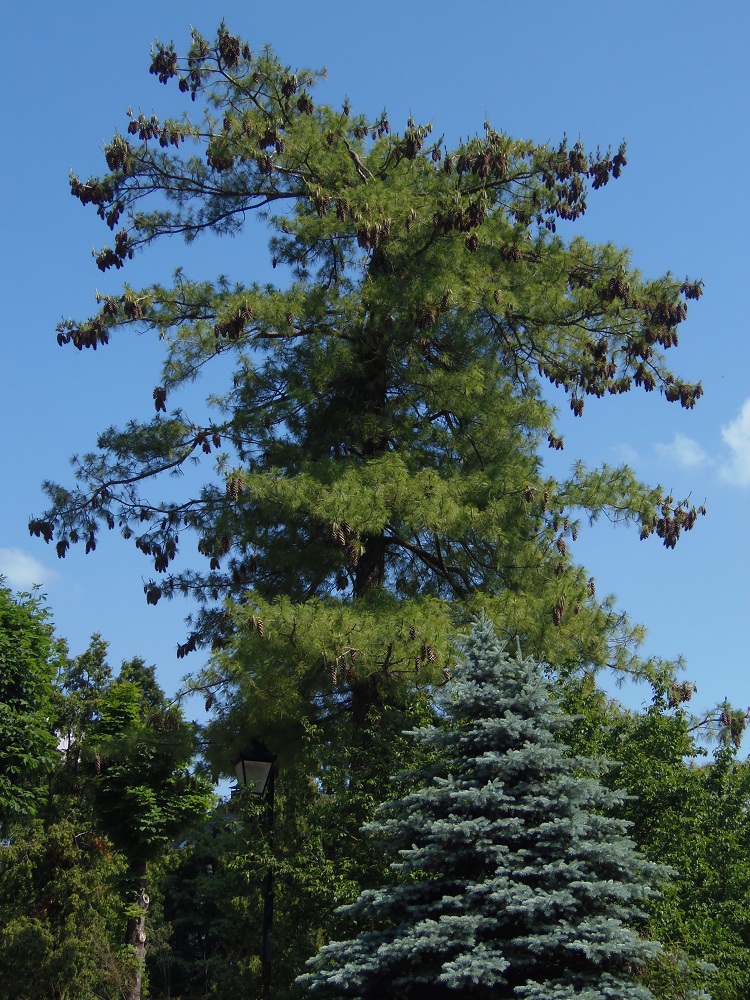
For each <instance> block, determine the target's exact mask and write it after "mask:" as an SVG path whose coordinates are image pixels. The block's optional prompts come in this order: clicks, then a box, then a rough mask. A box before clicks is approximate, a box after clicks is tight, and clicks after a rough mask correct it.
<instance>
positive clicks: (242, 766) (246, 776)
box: [232, 740, 276, 1000]
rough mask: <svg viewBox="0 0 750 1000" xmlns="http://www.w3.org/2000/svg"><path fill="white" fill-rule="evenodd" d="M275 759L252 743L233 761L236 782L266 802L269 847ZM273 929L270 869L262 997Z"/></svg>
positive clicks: (265, 903)
mask: <svg viewBox="0 0 750 1000" xmlns="http://www.w3.org/2000/svg"><path fill="white" fill-rule="evenodd" d="M275 760H276V757H275V755H274V754H272V753H271V751H270V750H269V749H268V747H267V746H265V745H264V744H263V743H261V742H260V741H259V740H253V742H252V743H251V745H250V748H249V749H248V750H243V751H242V752H241V753H240V754H239V755H238V756H237V757H236V758H235V759H234V760H233V761H232V766H233V767H234V770H235V773H236V774H237V781H238V782H239V783H240V785H242V786H243V787H245V788H248V789H249V790H250V793H251V794H252V795H253V796H254V797H255V799H256V800H258V801H262V800H264V799H265V804H266V823H267V826H268V840H269V845H270V843H271V839H272V836H273V792H274V767H273V764H274V761H275ZM272 926H273V868H271V867H270V866H269V868H268V871H267V872H266V877H265V878H264V879H263V945H262V950H261V997H262V1000H269V998H270V996H271V927H272Z"/></svg>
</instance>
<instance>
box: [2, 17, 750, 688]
mask: <svg viewBox="0 0 750 1000" xmlns="http://www.w3.org/2000/svg"><path fill="white" fill-rule="evenodd" d="M749 10H750V9H749V8H748V7H747V5H746V4H744V3H741V2H733V3H726V2H718V3H714V4H712V5H711V6H710V8H709V7H708V6H707V5H705V4H704V3H698V2H693V0H688V2H681V3H676V2H666V0H663V2H658V0H657V2H650V3H645V2H641V0H635V2H631V3H628V4H613V3H607V2H602V0H599V2H577V3H576V2H571V3H567V4H561V3H559V2H556V3H553V2H548V0H541V2H536V3H520V2H518V3H509V2H507V3H506V2H502V0H495V2H489V0H484V2H481V0H475V2H474V3H472V4H463V5H458V4H454V3H446V2H442V0H432V2H423V0H415V2H408V0H402V2H400V3H395V2H391V0H384V2H380V3H378V4H361V5H360V4H359V3H356V2H354V0H348V2H345V0H317V2H310V0H307V2H305V3H302V2H300V0H287V2H286V3H284V4H283V6H282V5H279V6H278V7H276V8H274V9H272V7H271V5H270V4H259V3H249V2H245V3H238V2H234V0H232V2H226V3H223V4H221V5H219V4H214V3H212V2H210V0H204V2H202V3H200V4H195V3H191V2H153V0H152V2H145V0H131V2H130V3H128V4H127V5H115V4H97V5H93V4H88V3H64V2H60V3H55V4H52V3H30V4H28V5H26V7H25V8H24V9H23V10H22V9H21V5H19V4H13V5H6V9H5V11H4V13H3V14H2V15H1V17H2V21H1V22H0V27H1V28H2V31H3V37H5V38H6V40H7V43H8V44H7V49H8V55H7V57H6V71H5V99H4V101H3V110H2V116H3V119H4V123H3V124H4V132H3V134H4V136H5V155H4V157H3V163H2V180H3V183H2V188H1V190H2V195H1V197H2V218H3V230H2V236H1V237H0V238H1V239H2V241H3V255H2V257H3V266H2V292H3V310H2V316H1V318H0V324H2V327H1V329H0V378H1V379H2V393H0V419H1V420H2V435H1V436H0V463H1V464H0V467H2V469H3V470H4V475H3V486H2V489H1V490H0V573H4V574H5V575H6V577H7V580H8V582H9V584H10V585H11V586H13V587H14V588H16V589H27V588H28V587H29V586H30V585H31V584H32V583H33V582H38V583H40V584H42V586H43V589H44V590H45V591H46V593H47V594H48V597H49V604H50V608H51V611H52V615H53V618H54V621H55V623H56V625H57V629H58V632H59V634H61V635H62V636H64V637H66V638H67V639H68V640H69V642H70V645H71V649H72V650H73V652H80V651H82V650H83V649H84V648H85V646H86V644H87V641H88V637H89V636H90V635H91V633H92V632H95V631H98V632H100V633H101V634H102V635H103V637H104V638H105V639H106V640H108V641H109V643H110V645H111V656H112V662H113V665H117V664H119V662H120V660H121V659H123V658H125V657H129V656H133V655H141V656H143V657H145V658H146V659H147V660H148V661H149V662H154V663H156V664H157V667H158V671H159V676H160V678H161V681H162V684H163V685H164V686H165V687H166V688H167V689H168V690H169V691H174V690H175V689H176V688H177V686H178V682H179V678H180V677H181V675H182V674H183V673H184V671H185V669H186V667H191V668H193V669H196V668H198V667H199V666H200V665H201V661H200V654H198V655H197V656H196V655H194V656H193V659H192V662H191V661H188V662H187V664H186V662H185V661H178V660H177V659H176V656H175V650H176V644H177V642H178V641H180V640H181V639H182V638H183V632H184V630H183V627H182V619H183V616H184V615H185V613H186V612H187V611H188V610H189V609H188V608H187V607H186V606H185V604H183V603H180V602H172V603H171V604H167V603H165V602H160V603H159V605H158V606H157V607H155V608H154V607H148V606H147V605H146V603H145V600H144V598H143V592H142V580H143V578H144V577H148V575H149V566H148V564H147V561H146V560H145V559H144V558H143V557H142V556H140V554H138V553H136V552H135V551H134V550H133V548H132V547H131V546H129V545H127V544H126V543H125V542H124V541H122V540H121V539H120V538H119V537H117V536H115V535H114V534H113V535H112V536H110V537H108V538H105V539H103V541H102V543H101V544H100V545H99V547H98V549H97V551H96V553H94V554H93V555H90V556H84V554H83V552H82V550H80V549H74V550H73V551H72V552H71V553H70V554H69V555H68V557H67V558H66V559H65V560H64V561H58V560H57V559H56V557H55V553H54V549H53V548H51V547H46V546H45V545H44V544H43V543H42V542H40V541H39V540H37V539H31V538H29V535H28V532H27V528H26V525H27V521H28V518H29V516H30V515H32V514H40V513H41V512H42V510H43V508H44V498H43V496H42V493H41V489H40V484H41V482H42V480H43V479H46V478H49V479H53V480H56V481H60V482H63V483H65V482H68V481H69V480H70V469H69V465H68V459H69V457H70V456H71V455H72V454H73V453H74V452H77V451H79V452H80V451H86V450H88V449H91V448H92V447H93V445H94V443H95V439H96V434H97V432H98V431H100V430H103V429H104V428H105V427H107V426H109V425H110V424H118V423H119V424H121V423H123V422H124V421H125V420H127V419H128V418H131V417H147V416H149V415H150V413H151V412H152V406H153V404H152V400H151V390H152V388H153V386H154V385H155V384H157V383H158V381H159V377H158V373H159V352H158V347H157V346H156V345H154V344H153V343H151V342H149V341H148V340H147V339H146V338H136V339H128V340H126V339H125V338H118V339H117V340H116V341H115V342H114V343H113V344H111V345H110V346H109V347H108V348H106V349H104V350H99V351H97V352H96V353H93V352H81V353H78V352H76V351H75V350H72V349H71V348H70V347H68V348H67V349H61V348H59V347H57V345H56V343H55V326H56V324H57V322H58V321H59V320H60V319H61V318H62V317H67V316H74V317H79V318H80V317H83V316H86V315H88V314H89V313H90V312H91V311H93V309H94V293H95V291H96V289H97V288H98V289H99V290H100V291H107V290H110V289H111V290H114V289H116V288H118V287H119V285H120V281H121V279H122V276H123V274H122V273H120V274H119V275H117V274H115V275H111V274H107V275H101V274H100V273H99V272H98V271H97V269H96V267H95V265H94V262H93V260H92V258H91V256H90V249H91V247H92V245H94V244H101V242H103V239H104V236H103V227H102V226H101V223H99V221H98V220H97V219H96V217H95V214H94V212H93V211H91V210H90V209H89V210H85V209H83V208H82V207H81V206H80V205H79V204H78V203H77V202H76V201H75V200H74V199H73V198H72V197H71V196H70V194H69V190H68V172H69V170H70V169H71V168H72V169H74V171H75V172H76V173H78V174H81V175H82V176H88V175H89V174H90V173H95V172H102V171H103V170H104V160H103V157H102V155H101V147H102V145H103V144H104V142H105V141H107V140H108V139H109V138H111V136H112V134H113V132H114V130H115V128H116V127H119V129H120V130H121V131H124V129H125V128H126V119H125V116H124V111H125V108H126V107H128V106H132V107H133V108H134V109H136V110H137V109H139V108H140V109H141V110H143V111H144V112H145V113H146V114H150V113H151V112H152V111H155V112H157V113H158V114H159V115H160V116H162V115H163V114H164V110H165V108H166V107H169V108H170V109H171V110H172V111H174V110H175V109H176V108H177V107H178V102H177V96H178V95H177V94H176V88H172V89H170V90H167V89H165V88H163V87H162V86H161V85H160V84H159V83H158V82H157V80H156V78H155V77H153V76H150V75H149V73H148V66H149V47H150V45H151V42H152V41H153V39H154V38H157V37H158V38H159V39H160V40H162V41H169V40H170V39H173V40H174V42H175V45H176V47H177V48H178V50H184V48H185V47H186V44H187V42H188V39H189V29H190V25H191V24H194V25H195V26H196V27H197V28H198V29H199V30H201V31H202V32H204V33H205V34H209V35H210V34H213V32H214V31H215V29H216V27H217V25H218V23H219V21H220V20H221V18H222V17H224V18H225V19H226V22H227V25H228V27H229V28H230V30H232V31H234V32H236V33H239V34H241V35H242V36H243V37H244V38H245V39H246V40H247V41H248V42H249V43H250V45H251V47H255V48H258V47H260V46H261V45H263V44H264V43H270V44H271V45H272V46H273V47H274V49H275V50H276V51H277V53H278V54H279V56H280V58H281V59H282V61H284V62H287V63H289V64H290V65H292V66H294V67H297V66H311V67H316V68H318V67H322V66H325V67H326V68H327V69H328V79H327V81H326V83H325V84H324V85H323V87H322V88H321V92H320V93H319V98H318V99H319V100H328V101H330V102H331V103H335V104H339V103H340V102H341V101H342V100H343V98H344V96H348V97H349V99H350V101H351V104H352V106H353V108H355V109H356V110H363V111H365V112H368V113H371V114H373V115H374V114H376V113H378V112H380V111H381V110H382V109H383V107H386V108H387V109H388V112H389V117H390V121H391V123H392V125H393V127H394V128H396V129H397V130H398V129H401V128H403V125H404V123H405V121H406V119H407V117H408V116H409V115H410V114H411V115H413V117H414V118H415V119H416V120H417V121H421V122H428V121H429V122H432V123H433V126H434V129H435V131H436V133H437V134H443V133H444V134H445V137H446V141H447V142H448V143H449V144H450V143H452V142H455V141H457V140H458V139H459V137H461V136H467V135H470V134H473V133H475V132H477V131H481V129H482V123H483V121H484V120H485V118H488V119H489V120H490V121H491V122H492V124H493V126H494V127H495V128H497V129H499V130H501V131H507V132H509V133H511V134H513V135H517V136H522V137H528V138H532V139H534V140H537V141H544V140H549V141H550V142H558V141H559V140H560V138H561V137H562V134H563V133H564V132H566V133H567V135H568V137H569V138H570V139H571V141H575V140H576V139H577V138H579V137H580V138H581V139H582V141H583V142H584V144H585V145H586V146H587V147H589V148H595V147H596V146H597V145H598V144H600V145H601V146H602V147H606V146H608V145H610V144H611V145H612V146H613V147H615V148H616V147H617V145H618V144H619V143H620V141H621V140H622V139H623V138H624V139H626V140H627V142H628V166H627V168H626V169H625V171H624V172H623V176H622V177H621V178H620V179H619V180H618V181H617V182H615V183H613V184H610V185H608V186H607V188H606V189H604V190H602V191H600V192H595V193H593V194H592V197H591V198H590V201H589V212H588V214H587V216H586V218H585V219H584V220H583V225H581V226H577V225H576V226H573V227H571V228H570V229H569V230H565V231H563V235H566V234H567V233H568V232H569V233H570V235H571V236H572V235H574V234H575V233H576V232H581V233H583V235H585V236H586V237H587V238H588V239H590V240H593V241H601V242H612V243H615V244H617V245H624V246H628V247H630V248H631V250H632V257H633V262H634V264H635V265H636V266H637V267H639V268H640V269H641V270H642V271H643V272H644V273H646V274H647V275H649V276H651V277H656V276H657V275H659V274H661V273H663V272H664V271H666V270H671V271H672V272H673V273H674V274H676V275H677V276H678V277H680V278H682V277H683V276H685V275H688V276H690V277H691V278H703V280H704V281H705V295H704V297H703V298H702V299H701V300H700V301H699V302H698V303H694V304H692V305H691V309H690V316H689V319H688V321H687V323H685V324H683V327H682V328H681V331H680V338H681V343H680V347H679V348H678V349H677V351H675V352H673V355H674V356H673V365H674V367H675V368H676V370H677V371H678V373H679V374H680V375H683V376H684V377H685V378H687V379H690V380H693V379H701V380H702V381H703V385H704V388H705V396H704V398H703V399H701V400H700V401H699V403H698V405H697V407H696V409H695V410H694V411H692V412H687V411H684V410H682V409H680V408H679V407H675V406H674V405H671V404H667V403H666V402H665V401H664V400H663V399H661V398H653V397H652V396H644V395H641V394H638V395H631V396H628V397H623V398H609V399H606V400H602V401H592V402H588V403H587V406H586V413H585V415H584V417H583V418H582V419H581V420H575V421H574V420H573V418H572V417H570V416H568V415H567V411H565V410H563V411H562V412H561V425H562V426H563V429H564V432H565V438H566V450H565V451H564V452H563V453H561V454H559V455H555V456H553V457H552V458H551V461H553V462H554V463H556V464H555V468H556V469H559V468H564V467H565V466H567V465H569V464H570V463H572V462H573V461H574V460H575V459H576V458H582V459H583V460H584V461H586V462H587V463H588V464H591V465H594V464H597V463H600V462H602V461H606V462H610V463H614V462H620V461H627V462H628V463H630V464H632V466H633V467H634V468H635V470H636V472H637V473H638V474H639V475H640V476H641V477H642V478H643V479H645V480H646V481H648V482H651V483H654V484H655V483H661V484H662V485H663V486H665V487H667V488H668V489H670V490H671V491H673V492H674V494H675V496H676V497H682V496H685V495H687V494H690V495H691V496H692V498H693V500H694V502H695V503H702V502H705V503H706V505H707V507H708V516H707V517H706V518H705V519H702V520H701V521H700V523H699V524H698V526H697V527H696V529H695V530H694V531H693V532H692V533H690V534H689V535H687V536H685V537H684V538H683V539H682V540H681V542H680V543H679V544H678V547H677V549H676V550H674V551H667V550H666V549H664V548H663V547H662V546H661V545H660V543H659V542H658V540H655V539H651V540H650V541H647V542H640V541H639V540H638V536H637V532H634V531H633V530H629V529H622V528H618V529H614V528H612V527H611V526H609V525H607V524H597V525H595V526H593V528H591V529H588V528H587V529H586V530H583V531H582V532H581V534H580V536H579V541H578V543H577V556H578V558H579V560H580V561H581V562H583V563H584V565H586V566H587V567H588V568H589V570H590V571H591V573H592V574H593V575H594V576H595V577H596V579H597V584H598V592H599V594H603V593H606V592H613V593H615V594H617V596H618V600H619V605H620V606H621V607H622V609H623V610H626V611H627V612H628V613H629V614H630V615H631V617H632V618H633V619H634V620H636V621H639V622H642V623H643V624H644V625H646V626H647V628H648V630H649V635H648V640H647V644H646V649H647V651H648V652H651V653H655V654H658V655H662V656H666V657H673V656H676V655H678V654H682V655H683V656H684V657H685V660H686V674H687V676H688V677H690V678H691V679H695V680H696V682H697V684H698V688H699V693H698V696H697V699H696V701H697V705H705V706H706V707H708V706H710V705H711V704H712V703H715V702H716V701H718V700H719V699H721V698H723V697H725V696H728V697H729V698H730V699H731V700H732V701H733V702H735V703H736V704H738V705H740V706H746V705H748V704H749V703H750V686H749V685H748V681H747V674H748V671H747V668H748V662H747V650H748V648H749V646H750V642H749V641H748V640H750V615H749V614H748V608H749V606H750V584H749V582H748V571H747V567H748V562H749V557H750V545H749V544H748V535H749V532H748V527H747V522H745V520H744V510H745V504H746V503H747V502H748V499H749V498H750V363H749V362H750V341H749V339H748V333H749V332H750V331H749V330H748V327H749V325H750V324H749V322H748V309H747V306H746V301H745V296H746V292H747V288H748V286H749V285H750V282H749V281H748V278H749V277H750V267H749V265H750V254H749V252H748V239H747V232H746V225H745V208H746V202H747V196H746V177H747V171H748V164H749V163H750V137H749V134H748V132H749V125H750V115H749V114H748V112H749V110H750V109H749V106H748V105H749V96H750V72H749V70H748V65H749V64H748V60H747V43H748V38H749V37H750V12H749ZM222 258H223V259H222ZM265 259H266V255H265V247H264V241H263V237H262V233H260V232H259V231H257V230H255V231H254V232H251V233H250V235H249V236H248V237H247V238H245V239H243V240H242V241H233V242H230V243H227V244H224V245H221V246H217V245H216V244H215V243H212V242H211V241H208V242H204V243H202V244H201V243H200V242H199V243H197V244H195V245H194V246H192V247H190V248H189V250H188V249H186V248H185V247H184V246H183V245H180V244H175V245H172V246H169V247H165V248H164V250H163V251H159V252H157V253H147V254H146V255H145V256H141V257H140V258H139V259H138V260H136V261H135V262H134V263H133V265H131V267H130V268H129V270H128V271H127V273H126V274H125V278H126V280H128V281H129V282H131V283H132V284H134V285H136V286H137V285H138V284H139V283H147V282H150V281H152V280H155V279H157V278H166V277H168V275H169V273H170V272H171V270H172V268H173V267H175V266H176V265H178V264H184V265H185V268H186V271H188V273H190V274H191V275H192V276H196V277H199V276H201V275H205V276H213V275H214V274H215V273H217V272H218V271H220V270H225V269H226V268H227V266H228V267H231V269H232V271H233V273H237V274H238V275H243V276H245V277H246V278H247V280H252V279H253V278H255V277H258V276H259V275H260V276H262V275H263V270H262V269H263V268H265V267H266V266H267V265H266V262H265ZM644 696H645V695H644V694H643V693H640V694H639V693H638V692H636V693H635V694H632V693H630V694H629V695H628V698H629V699H631V700H635V702H636V703H638V700H639V699H640V698H642V697H644Z"/></svg>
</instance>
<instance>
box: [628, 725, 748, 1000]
mask: <svg viewBox="0 0 750 1000" xmlns="http://www.w3.org/2000/svg"><path fill="white" fill-rule="evenodd" d="M611 746H612V747H613V752H616V753H617V754H618V756H619V758H620V760H621V762H622V764H621V767H620V769H619V771H618V773H617V780H618V781H620V782H621V783H622V784H623V786H624V787H626V788H627V789H628V791H629V792H630V795H631V796H632V797H631V799H630V800H629V802H628V806H627V809H626V815H627V816H628V817H629V818H630V819H631V821H632V822H633V824H634V825H633V837H634V838H635V840H636V841H637V842H638V844H639V845H641V847H642V849H643V851H644V852H645V853H646V854H647V855H648V856H649V857H650V858H652V859H658V860H660V861H662V862H664V863H666V864H669V865H670V866H672V868H673V869H674V871H675V876H674V878H673V879H672V880H671V883H670V885H669V886H668V888H667V889H666V890H665V892H664V894H663V896H662V898H661V899H660V900H659V902H658V904H655V905H654V906H653V907H652V913H651V926H652V928H653V932H654V934H656V935H658V937H659V939H660V940H662V941H663V942H664V944H665V946H666V948H667V956H666V958H667V959H668V958H669V957H670V953H671V957H672V961H671V962H669V961H663V962H662V963H661V965H657V966H656V967H655V969H654V974H653V987H652V988H653V989H654V992H655V993H656V994H657V995H658V996H660V997H664V998H672V997H675V998H677V1000H680V998H681V997H683V996H686V995H688V991H687V987H690V988H695V989H697V988H700V987H702V988H704V989H706V991H707V992H708V993H710V994H711V996H712V998H713V1000H742V998H744V997H746V996H747V995H748V992H749V991H750V957H749V956H750V920H749V918H748V913H747V900H748V897H749V896H750V862H748V860H747V859H748V857H749V854H748V848H749V847H750V819H748V813H747V809H748V802H749V801H750V771H749V770H748V765H747V763H742V764H740V763H737V762H736V761H735V753H736V751H735V750H734V749H733V748H730V747H729V746H726V745H724V746H721V747H719V749H717V751H716V753H715V754H714V759H713V761H712V762H710V763H706V764H703V765H701V766H696V754H697V751H696V747H695V745H694V743H693V740H692V738H691V736H690V733H689V731H688V721H687V719H686V718H685V716H684V715H683V714H682V713H678V714H677V715H676V716H675V717H670V716H668V715H667V714H666V713H665V712H664V707H663V706H661V707H660V708H659V707H655V708H653V709H652V710H650V711H649V712H647V713H645V714H644V715H642V716H634V717H629V716H624V717H623V718H622V719H621V720H620V721H619V723H618V724H616V725H615V726H614V727H613V731H612V742H611ZM615 746H616V747H617V749H616V750H614V747H615ZM698 759H700V758H698ZM707 964H708V965H710V966H711V968H707V967H706V965H707ZM675 969H677V970H678V971H679V972H680V974H679V975H678V974H677V973H676V972H675Z"/></svg>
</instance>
